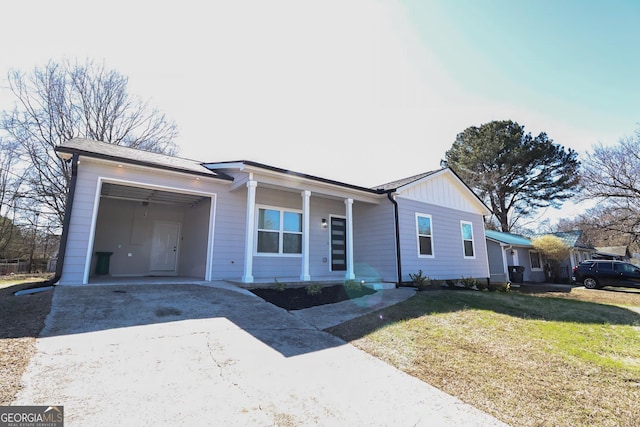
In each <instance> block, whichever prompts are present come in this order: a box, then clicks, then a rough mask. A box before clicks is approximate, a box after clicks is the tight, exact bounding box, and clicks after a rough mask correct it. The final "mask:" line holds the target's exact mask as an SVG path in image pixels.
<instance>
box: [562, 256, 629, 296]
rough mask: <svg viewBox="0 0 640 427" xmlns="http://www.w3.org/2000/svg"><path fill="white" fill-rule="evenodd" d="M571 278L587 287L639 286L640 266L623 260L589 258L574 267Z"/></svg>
mask: <svg viewBox="0 0 640 427" xmlns="http://www.w3.org/2000/svg"><path fill="white" fill-rule="evenodd" d="M572 280H573V281H574V282H575V283H582V284H584V287H585V288H588V289H596V288H602V287H603V286H622V287H627V288H640V268H639V267H638V266H636V265H633V264H631V263H628V262H623V261H612V260H600V259H596V260H593V259H591V260H587V261H582V262H581V263H580V264H578V265H577V266H576V267H574V269H573V277H572Z"/></svg>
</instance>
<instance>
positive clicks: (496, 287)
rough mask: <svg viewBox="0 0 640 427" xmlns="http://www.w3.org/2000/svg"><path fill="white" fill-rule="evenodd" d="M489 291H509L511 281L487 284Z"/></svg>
mask: <svg viewBox="0 0 640 427" xmlns="http://www.w3.org/2000/svg"><path fill="white" fill-rule="evenodd" d="M489 290H490V291H498V292H509V291H510V290H511V283H509V282H507V283H492V284H490V285H489Z"/></svg>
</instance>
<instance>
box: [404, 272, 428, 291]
mask: <svg viewBox="0 0 640 427" xmlns="http://www.w3.org/2000/svg"><path fill="white" fill-rule="evenodd" d="M409 277H410V278H411V281H412V282H413V285H414V286H415V287H416V288H418V290H419V291H423V290H425V289H426V288H427V287H428V286H429V285H431V279H430V278H429V276H424V275H423V274H422V269H420V270H418V272H417V273H415V274H413V273H409Z"/></svg>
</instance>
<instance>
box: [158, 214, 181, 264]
mask: <svg viewBox="0 0 640 427" xmlns="http://www.w3.org/2000/svg"><path fill="white" fill-rule="evenodd" d="M179 235H180V223H178V222H165V221H156V222H155V223H154V224H153V238H152V240H151V271H152V272H163V273H175V272H176V265H177V259H178V238H179Z"/></svg>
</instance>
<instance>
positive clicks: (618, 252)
mask: <svg viewBox="0 0 640 427" xmlns="http://www.w3.org/2000/svg"><path fill="white" fill-rule="evenodd" d="M595 249H596V253H595V254H594V255H593V258H598V259H617V260H619V261H626V262H629V260H631V252H629V247H628V246H596V248H595Z"/></svg>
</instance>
